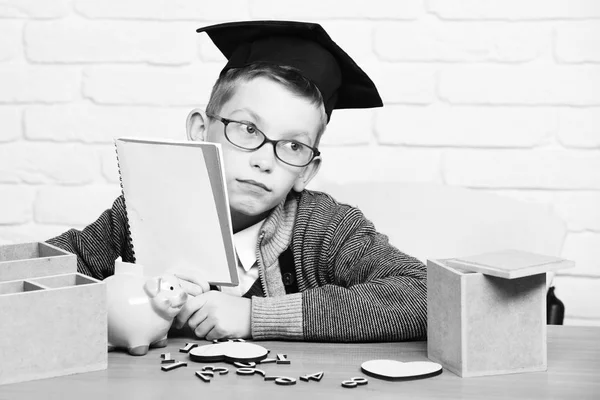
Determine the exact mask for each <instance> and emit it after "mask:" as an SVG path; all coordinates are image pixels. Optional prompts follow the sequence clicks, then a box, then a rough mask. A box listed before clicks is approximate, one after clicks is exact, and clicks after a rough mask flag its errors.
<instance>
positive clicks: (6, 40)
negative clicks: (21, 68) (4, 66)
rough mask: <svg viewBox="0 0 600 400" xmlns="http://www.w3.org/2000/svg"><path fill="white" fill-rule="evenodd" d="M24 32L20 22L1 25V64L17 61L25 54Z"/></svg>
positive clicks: (5, 22)
mask: <svg viewBox="0 0 600 400" xmlns="http://www.w3.org/2000/svg"><path fill="white" fill-rule="evenodd" d="M0 7H1V6H0ZM22 31H23V24H22V23H21V22H20V21H2V23H0V62H5V61H11V60H14V59H17V58H19V57H20V56H21V54H23V41H22V39H21V37H22Z"/></svg>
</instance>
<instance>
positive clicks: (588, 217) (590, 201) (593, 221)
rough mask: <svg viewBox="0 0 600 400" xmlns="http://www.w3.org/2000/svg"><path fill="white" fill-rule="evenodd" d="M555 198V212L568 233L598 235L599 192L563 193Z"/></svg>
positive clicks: (599, 214)
mask: <svg viewBox="0 0 600 400" xmlns="http://www.w3.org/2000/svg"><path fill="white" fill-rule="evenodd" d="M555 197H556V198H555V207H554V208H555V211H556V213H557V214H558V215H559V216H561V218H562V219H563V220H564V221H565V222H567V224H568V227H569V230H570V231H573V232H577V231H586V230H589V231H594V232H597V233H600V192H591V191H590V192H563V193H557V194H556V196H555ZM598 249H599V250H600V247H598ZM598 259H599V260H600V258H598Z"/></svg>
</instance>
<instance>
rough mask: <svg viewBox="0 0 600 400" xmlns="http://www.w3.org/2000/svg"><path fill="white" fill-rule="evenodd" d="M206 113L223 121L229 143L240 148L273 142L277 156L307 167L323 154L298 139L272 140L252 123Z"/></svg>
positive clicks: (257, 147) (297, 165) (248, 148)
mask: <svg viewBox="0 0 600 400" xmlns="http://www.w3.org/2000/svg"><path fill="white" fill-rule="evenodd" d="M206 115H207V116H208V117H210V118H214V119H216V120H219V121H221V122H222V123H223V131H224V133H225V138H226V139H227V140H228V141H229V143H231V144H232V145H234V146H236V147H239V148H240V149H244V150H258V149H260V148H261V147H262V146H263V145H264V144H265V143H273V151H274V152H275V157H277V158H278V159H279V160H280V161H282V162H284V163H286V164H288V165H292V166H294V167H305V166H307V165H308V164H310V163H311V161H312V160H313V159H314V158H315V157H317V156H318V155H319V154H321V153H320V152H319V150H318V149H316V148H315V147H310V146H309V145H307V144H304V143H301V142H298V141H296V140H271V139H269V138H268V137H267V136H266V135H265V134H264V133H263V132H262V131H261V130H259V129H258V128H257V127H256V126H254V125H253V124H251V123H248V122H241V121H234V120H232V119H227V118H223V117H220V116H218V115H213V114H206Z"/></svg>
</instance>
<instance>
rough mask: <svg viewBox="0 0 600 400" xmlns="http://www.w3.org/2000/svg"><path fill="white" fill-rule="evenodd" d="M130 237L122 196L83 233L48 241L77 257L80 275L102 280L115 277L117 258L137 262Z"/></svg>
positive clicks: (68, 234)
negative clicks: (111, 276)
mask: <svg viewBox="0 0 600 400" xmlns="http://www.w3.org/2000/svg"><path fill="white" fill-rule="evenodd" d="M128 235H129V234H128V228H127V216H126V213H125V200H124V198H123V196H119V197H118V198H117V199H116V200H115V202H114V203H113V205H112V208H110V209H108V210H106V211H104V212H103V213H102V214H101V215H100V217H99V218H98V219H97V220H96V221H95V222H93V223H92V224H90V225H88V226H87V227H85V228H84V229H83V230H81V231H78V230H76V229H71V230H69V231H67V232H65V233H63V234H61V235H59V236H57V237H55V238H52V239H49V240H47V242H48V243H50V244H52V245H54V246H57V247H59V248H61V249H64V250H66V251H69V252H71V253H74V254H75V255H77V271H78V272H79V273H82V274H85V275H88V276H91V277H94V278H96V279H100V280H102V279H104V278H106V277H108V276H110V275H112V274H114V268H115V260H116V259H117V258H118V257H121V258H122V259H123V261H127V262H133V261H134V257H133V252H132V251H131V246H130V244H129V241H128Z"/></svg>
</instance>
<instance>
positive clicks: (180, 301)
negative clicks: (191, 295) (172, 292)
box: [171, 292, 188, 308]
mask: <svg viewBox="0 0 600 400" xmlns="http://www.w3.org/2000/svg"><path fill="white" fill-rule="evenodd" d="M187 298H188V295H187V293H186V292H180V293H179V294H178V295H177V296H175V297H174V298H173V302H172V303H171V307H173V308H181V307H183V305H184V304H185V302H186V301H187Z"/></svg>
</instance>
